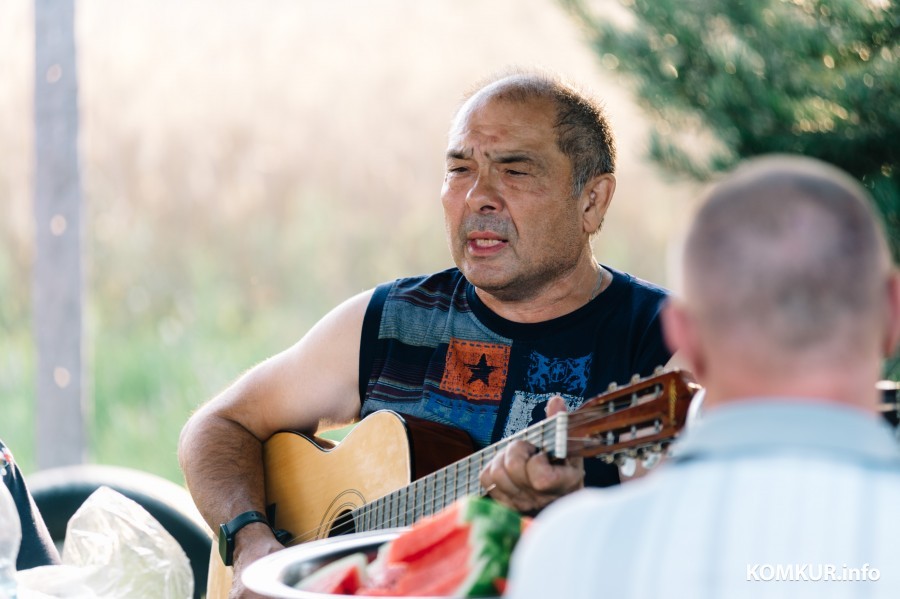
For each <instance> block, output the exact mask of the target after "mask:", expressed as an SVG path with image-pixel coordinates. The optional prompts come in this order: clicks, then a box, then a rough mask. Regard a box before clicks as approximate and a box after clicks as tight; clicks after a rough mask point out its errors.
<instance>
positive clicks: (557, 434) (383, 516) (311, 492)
mask: <svg viewBox="0 0 900 599" xmlns="http://www.w3.org/2000/svg"><path fill="white" fill-rule="evenodd" d="M699 388H700V387H699V385H697V384H696V383H695V382H694V380H693V378H692V377H691V376H690V374H688V373H687V372H685V371H682V370H670V371H665V372H662V371H658V372H657V373H656V374H654V375H653V376H650V377H647V378H644V379H638V378H634V379H632V381H631V383H630V384H628V385H627V386H624V387H618V386H616V385H615V384H613V385H610V389H609V390H608V391H607V392H605V393H603V394H600V395H598V396H596V397H594V398H591V399H588V400H587V401H585V403H584V404H582V405H581V406H580V407H579V408H578V409H577V410H574V411H572V412H568V413H559V414H556V415H554V416H551V417H550V418H547V419H545V420H543V421H541V422H539V423H537V424H535V425H533V426H530V427H528V428H526V429H524V430H522V431H520V432H519V433H517V434H515V435H513V436H511V437H508V438H506V439H503V440H501V441H499V442H498V443H495V444H493V445H490V446H488V447H486V448H484V449H481V450H480V451H475V452H474V453H473V450H474V447H473V445H472V443H471V440H470V438H469V436H468V435H467V434H466V433H465V432H463V431H460V430H458V429H455V428H452V427H448V426H445V425H442V424H438V423H434V422H431V421H427V420H422V419H420V418H414V417H410V416H406V415H400V414H397V413H396V412H392V411H387V410H383V411H378V412H375V413H373V414H371V415H369V416H367V417H366V418H364V419H363V420H362V421H361V422H360V423H359V424H358V425H356V427H355V428H353V430H352V431H351V432H350V433H349V434H348V435H347V436H346V438H345V439H344V440H343V441H341V442H340V443H339V444H337V445H335V444H333V443H330V442H328V441H324V440H322V439H318V438H315V437H309V436H306V435H303V434H300V433H295V432H280V433H276V434H275V435H273V436H272V437H271V438H270V439H269V440H268V441H266V442H265V444H264V447H263V461H264V467H265V475H266V476H265V478H266V499H267V504H268V505H267V515H268V517H269V522H270V523H272V525H273V527H274V528H275V529H276V530H279V531H280V533H279V536H280V537H282V539H281V540H282V542H285V543H286V544H287V545H295V544H298V543H303V542H306V541H311V540H314V539H322V538H325V537H330V536H335V535H338V534H345V533H350V532H362V531H368V530H380V529H384V528H392V527H397V526H408V525H411V524H413V523H414V522H416V521H417V520H419V519H420V518H422V517H424V516H429V515H432V514H435V513H437V512H439V511H440V510H442V509H443V508H444V507H446V506H448V505H450V504H451V503H453V502H454V501H456V500H457V499H459V498H460V497H463V496H465V495H470V494H473V493H478V494H483V493H484V492H485V490H484V489H482V488H481V485H480V483H479V480H478V477H479V474H480V472H481V470H482V469H483V468H484V466H485V465H487V464H488V463H489V462H490V461H491V459H493V457H494V456H495V455H496V454H497V453H498V452H499V451H501V450H502V449H503V448H504V447H506V445H508V444H509V443H511V442H512V441H514V440H518V439H521V440H525V441H528V442H529V443H531V444H532V445H534V446H536V447H538V448H539V449H540V450H541V451H544V452H546V453H547V454H548V456H549V457H550V458H551V459H552V460H564V459H566V458H567V457H570V456H582V457H599V458H601V459H603V460H604V461H606V462H608V463H613V462H614V461H622V460H624V459H642V458H646V457H652V456H653V455H658V454H661V453H662V452H663V450H664V448H665V447H666V446H667V445H668V444H669V443H670V442H671V441H672V440H673V439H674V438H675V436H676V435H677V434H678V432H679V431H680V430H681V428H682V427H683V426H684V423H685V419H686V417H687V412H688V407H689V405H690V401H691V399H692V397H693V396H694V393H695V392H696V391H697V390H698V389H699ZM448 464H449V465H448ZM213 545H214V547H213V552H212V555H211V557H210V576H209V582H208V587H207V597H209V598H210V599H224V598H225V597H227V595H228V590H229V589H230V587H231V579H230V570H231V568H226V567H225V566H224V565H223V564H222V560H221V558H220V557H219V555H218V551H217V549H216V547H215V543H214V544H213Z"/></svg>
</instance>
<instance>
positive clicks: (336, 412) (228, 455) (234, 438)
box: [178, 291, 372, 570]
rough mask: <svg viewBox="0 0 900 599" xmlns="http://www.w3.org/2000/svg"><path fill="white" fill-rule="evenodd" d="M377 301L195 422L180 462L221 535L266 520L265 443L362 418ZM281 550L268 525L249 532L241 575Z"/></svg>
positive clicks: (332, 325) (252, 373)
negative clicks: (231, 525) (365, 341)
mask: <svg viewBox="0 0 900 599" xmlns="http://www.w3.org/2000/svg"><path fill="white" fill-rule="evenodd" d="M371 295H372V292H371V291H369V292H366V293H363V294H360V295H357V296H355V297H353V298H351V299H349V300H347V301H346V302H344V303H343V304H341V305H340V306H338V307H337V308H335V309H334V310H332V311H331V312H330V313H329V314H327V315H326V316H325V317H324V318H323V319H322V320H321V321H319V322H318V323H317V324H316V325H315V326H314V327H313V328H312V329H311V330H310V331H309V332H308V333H307V334H306V335H305V336H304V337H303V338H302V339H300V341H298V342H297V343H296V344H295V345H293V346H292V347H290V348H288V349H286V350H285V351H283V352H281V353H279V354H277V355H275V356H273V357H271V358H269V359H268V360H266V361H264V362H262V363H260V364H258V365H257V366H255V367H253V368H252V369H250V370H249V371H248V372H246V373H245V374H244V375H243V376H241V377H240V378H239V379H238V380H237V381H236V382H235V383H233V384H232V385H231V386H229V387H228V388H227V389H225V390H224V391H223V392H222V393H220V394H219V395H217V396H216V397H215V398H213V399H212V400H210V401H209V402H208V403H206V404H205V405H204V406H202V407H201V408H200V409H199V410H198V411H197V412H196V413H195V414H194V415H193V416H191V418H190V419H189V420H188V422H187V424H186V425H185V427H184V429H183V430H182V432H181V439H180V441H179V448H178V454H179V461H180V463H181V467H182V470H183V472H184V476H185V480H186V482H187V485H188V488H189V489H190V491H191V495H192V497H193V499H194V502H195V503H196V504H197V507H198V509H199V510H200V513H201V514H202V515H203V517H204V519H205V520H206V522H207V523H208V524H209V525H210V527H211V528H212V529H213V530H214V531H217V530H218V526H219V524H221V523H223V522H227V521H229V520H231V519H232V518H234V517H235V516H236V515H238V514H240V513H243V512H246V511H251V510H252V511H260V512H265V491H264V483H263V481H264V477H263V466H262V443H263V442H264V441H265V440H267V439H268V438H269V437H270V436H271V435H272V434H274V433H276V432H278V431H280V430H286V429H292V430H300V431H305V432H310V433H312V432H315V431H316V430H318V429H319V428H320V427H322V426H327V425H329V424H342V423H349V422H352V421H353V420H354V419H356V418H357V417H358V415H359V409H360V398H359V391H358V379H359V349H360V348H359V344H360V335H361V331H362V321H363V317H364V315H365V311H366V307H367V306H368V303H369V299H370V298H371ZM248 547H252V549H250V550H249V552H250V553H248V554H247V555H246V556H245V558H250V557H251V555H250V554H252V559H241V553H242V552H243V551H244V550H245V549H248ZM277 547H278V545H277V541H275V539H274V537H273V536H272V534H271V532H269V531H268V528H267V527H266V526H265V525H262V524H250V525H248V526H247V527H245V528H244V529H242V530H241V532H239V533H238V535H237V536H236V545H235V567H236V570H238V569H240V567H241V564H242V563H249V562H250V561H253V559H255V558H257V557H260V556H261V555H265V554H266V553H270V552H271V551H274V550H275V549H276V548H277Z"/></svg>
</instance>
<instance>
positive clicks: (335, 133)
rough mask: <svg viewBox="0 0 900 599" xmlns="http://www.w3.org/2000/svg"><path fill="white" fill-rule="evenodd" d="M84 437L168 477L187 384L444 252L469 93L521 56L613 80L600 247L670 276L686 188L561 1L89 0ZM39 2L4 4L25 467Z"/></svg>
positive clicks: (9, 201) (82, 5) (5, 396)
mask: <svg viewBox="0 0 900 599" xmlns="http://www.w3.org/2000/svg"><path fill="white" fill-rule="evenodd" d="M76 6H77V13H76V14H77V22H76V34H77V43H78V69H79V80H80V111H81V139H80V144H81V159H82V176H83V181H82V183H83V187H84V190H85V194H84V195H85V204H86V214H87V217H86V239H85V241H86V252H87V253H86V257H87V261H88V273H89V275H88V276H89V280H88V298H89V303H90V310H89V314H88V347H89V350H90V353H91V364H92V373H91V376H92V379H93V393H92V398H91V401H92V405H93V415H92V417H91V426H92V434H91V437H92V443H93V445H92V459H93V460H95V461H97V462H101V463H113V464H120V465H127V466H135V467H140V468H144V469H146V470H149V471H151V472H155V473H158V474H162V475H164V476H167V477H169V478H172V479H174V480H180V478H179V473H178V470H177V465H176V463H175V457H174V451H175V450H174V448H175V440H176V439H177V434H178V430H179V428H180V425H181V423H183V422H184V420H185V419H186V418H187V415H188V413H189V412H190V410H191V409H193V407H195V406H196V405H197V404H199V403H200V402H202V401H204V400H205V399H207V398H208V397H209V396H210V395H211V394H213V393H215V392H216V391H217V390H218V389H220V388H221V387H223V386H224V385H225V384H227V383H228V382H229V381H230V380H231V379H233V378H234V377H235V376H237V375H238V374H239V373H240V372H241V371H242V370H243V369H245V368H247V367H248V366H250V365H251V364H252V363H254V362H256V361H258V360H261V359H263V358H264V357H266V356H267V355H269V354H271V353H273V352H275V351H278V350H279V349H281V348H283V347H285V346H286V345H288V344H290V343H292V342H293V341H294V340H296V339H297V338H298V337H299V336H300V335H302V334H303V332H304V331H305V330H306V328H307V327H309V326H310V324H311V323H312V322H314V321H315V320H316V319H317V318H318V317H319V316H321V315H322V314H323V313H324V311H326V310H327V309H328V308H330V307H331V306H333V305H334V304H335V303H336V302H338V301H340V300H341V299H343V298H345V297H347V296H349V295H350V294H352V293H355V292H357V291H360V290H362V289H365V288H367V287H370V286H372V285H374V284H376V283H378V282H380V281H383V280H386V279H389V278H393V277H397V276H403V275H408V274H415V273H419V272H426V271H429V270H433V269H437V268H443V267H445V266H447V265H449V255H448V252H447V250H446V246H445V241H444V231H443V223H442V215H441V208H440V202H439V190H440V185H441V179H442V174H443V151H444V147H445V133H446V129H447V125H448V123H449V119H450V117H451V115H452V113H453V110H454V108H455V106H456V105H457V103H458V102H459V100H460V97H461V95H462V93H463V92H464V91H465V90H466V89H468V88H469V87H470V86H471V85H472V84H473V83H475V82H477V81H478V80H480V79H482V78H484V77H486V76H489V75H490V74H491V73H494V72H496V71H498V70H501V69H504V68H508V67H510V66H513V65H517V66H522V67H530V66H538V67H542V68H549V69H554V70H559V71H561V72H563V73H564V74H565V75H567V76H569V77H571V78H572V79H574V80H576V81H578V82H580V83H582V84H583V85H584V86H585V87H587V88H589V89H592V90H593V91H595V92H596V93H597V94H599V95H600V96H602V97H603V98H604V99H605V102H606V104H607V109H608V112H609V115H610V118H611V120H612V123H613V128H614V130H615V132H616V134H617V136H618V140H619V152H620V153H619V169H618V180H619V183H618V191H617V193H616V197H615V199H614V202H613V206H612V209H611V212H610V214H609V216H608V217H607V220H606V227H605V229H604V233H603V234H602V235H601V236H600V238H599V239H598V241H597V244H596V254H597V257H598V258H599V259H600V260H601V261H603V262H605V263H608V264H610V265H613V266H616V267H618V268H622V269H626V270H629V271H631V272H633V273H635V274H637V275H639V276H642V277H644V278H647V279H650V280H653V281H655V282H658V283H662V284H667V282H668V281H667V278H666V262H667V258H666V256H667V249H668V248H669V246H670V244H672V243H673V241H674V240H675V239H677V233H678V232H679V231H680V230H681V228H682V226H683V224H684V222H685V221H686V219H687V217H688V216H689V215H690V212H691V209H692V206H693V203H694V202H693V197H694V196H695V195H696V192H697V187H696V186H694V185H691V184H688V183H684V182H676V181H671V180H668V179H667V178H666V177H665V176H664V175H663V174H662V173H660V172H659V170H658V169H657V168H656V167H655V166H654V165H652V164H650V163H649V162H648V161H647V160H646V158H645V156H644V153H645V142H646V131H647V124H646V123H645V121H644V119H643V117H642V115H641V112H640V110H639V109H638V108H637V106H636V104H635V102H634V100H633V99H632V97H631V96H630V94H629V92H628V89H627V86H626V82H625V80H624V79H623V78H622V77H621V76H620V74H619V73H616V72H615V71H609V70H607V69H606V68H604V67H603V66H602V64H601V61H600V60H599V59H598V58H597V57H596V55H594V54H593V53H592V52H591V51H590V49H589V48H588V47H587V46H586V44H585V43H584V40H583V39H582V36H581V32H580V31H579V30H578V28H577V27H576V26H575V25H574V23H573V21H572V20H571V19H570V18H569V17H568V15H566V14H565V13H564V12H563V10H562V9H561V8H560V7H559V6H558V5H557V4H556V3H555V2H553V0H453V1H451V0H371V1H364V0H333V1H326V0H265V1H262V2H252V1H250V0H218V1H212V0H189V1H176V0H160V1H155V2H150V1H146V0H130V1H122V0H80V1H79V2H77V3H76ZM31 18H32V17H31V5H30V3H28V2H24V1H18V0H11V1H8V2H3V3H0V206H2V212H0V214H2V217H0V294H2V297H3V302H2V306H0V347H2V349H0V405H2V406H3V407H2V413H0V437H2V438H4V439H5V440H7V441H8V442H9V443H10V444H11V445H12V446H13V447H14V448H17V453H18V457H19V459H20V461H22V463H23V464H24V465H25V466H26V471H27V468H28V467H29V466H32V464H33V463H32V462H31V460H32V449H31V448H32V443H33V440H32V439H31V433H30V431H31V423H32V419H33V416H32V413H31V404H32V401H33V393H34V384H33V375H32V374H31V372H30V369H31V368H32V367H33V356H32V355H31V354H32V352H33V344H32V342H31V338H30V319H31V314H30V297H29V296H30V276H31V275H30V262H31V256H32V252H33V247H32V238H33V225H32V222H31V189H32V185H31V181H30V177H31V174H30V173H31V160H32V152H33V150H32V140H31V136H32V108H31V101H32V100H31V80H32V77H33V73H32V69H33V66H32V60H33V50H32V46H33V34H32V31H31V27H32V23H31Z"/></svg>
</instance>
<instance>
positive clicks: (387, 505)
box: [351, 412, 569, 531]
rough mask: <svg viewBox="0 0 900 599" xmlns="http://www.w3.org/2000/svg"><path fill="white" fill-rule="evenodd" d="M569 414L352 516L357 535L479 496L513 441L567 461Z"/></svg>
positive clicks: (409, 522)
mask: <svg viewBox="0 0 900 599" xmlns="http://www.w3.org/2000/svg"><path fill="white" fill-rule="evenodd" d="M568 416H569V415H568V414H567V413H565V412H563V413H559V414H556V415H554V416H552V417H550V418H548V419H546V420H543V421H541V422H539V423H537V424H535V425H533V426H530V427H528V428H526V429H524V430H521V431H519V432H518V433H516V434H514V435H512V436H510V437H507V438H506V439H503V440H501V441H499V442H497V443H494V444H493V445H489V446H488V447H485V448H484V449H482V450H480V451H477V452H475V453H473V454H472V455H470V456H468V457H466V458H463V459H462V460H459V461H457V462H454V463H452V464H450V465H449V466H445V467H444V468H441V469H440V470H437V471H436V472H432V473H431V474H429V475H427V476H424V477H422V478H420V479H418V480H416V481H415V482H413V483H412V484H410V485H408V486H406V487H403V488H401V489H398V490H396V491H393V492H392V493H388V494H387V495H385V496H383V497H380V498H378V499H376V500H375V501H372V502H370V503H367V504H365V505H363V506H361V507H359V508H357V509H355V510H353V512H352V514H351V515H352V517H353V520H354V522H355V529H356V530H357V531H368V530H381V529H384V528H393V527H397V526H410V525H412V524H413V523H415V522H416V521H418V520H419V519H421V518H423V517H425V516H430V515H433V514H436V513H437V512H439V511H441V510H442V509H444V508H445V507H447V506H449V505H450V504H452V503H453V502H454V501H456V500H457V499H459V498H461V497H464V496H466V495H472V494H482V493H483V491H484V490H483V489H482V488H481V483H480V482H479V475H480V473H481V471H482V469H484V467H485V466H486V465H487V464H488V463H489V462H490V461H491V460H492V459H493V458H494V456H495V455H497V453H499V452H500V451H501V450H502V449H503V448H505V447H506V446H507V445H509V444H510V443H512V442H513V441H516V440H523V441H527V442H528V443H531V444H532V445H534V446H535V447H537V448H539V449H540V450H541V451H544V452H546V453H548V454H550V455H551V456H552V457H554V458H559V459H563V458H565V457H566V442H567V429H568V424H567V423H568Z"/></svg>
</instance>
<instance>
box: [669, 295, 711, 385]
mask: <svg viewBox="0 0 900 599" xmlns="http://www.w3.org/2000/svg"><path fill="white" fill-rule="evenodd" d="M660 317H661V320H662V329H663V337H664V338H665V340H666V345H667V346H668V347H669V350H670V351H671V352H672V353H673V354H675V356H677V365H678V366H679V367H683V368H685V369H687V370H689V371H690V372H691V373H692V374H693V375H694V376H696V377H697V378H698V379H702V377H703V375H704V371H705V369H706V360H705V359H704V357H703V348H702V344H701V343H700V336H699V331H697V326H696V323H695V322H694V319H693V317H692V316H691V314H690V312H688V310H687V308H686V307H685V305H684V304H683V303H681V301H679V300H678V299H676V298H673V297H670V298H669V299H668V300H666V303H665V305H664V306H663V309H662V313H661V315H660ZM673 359H674V356H673Z"/></svg>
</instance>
